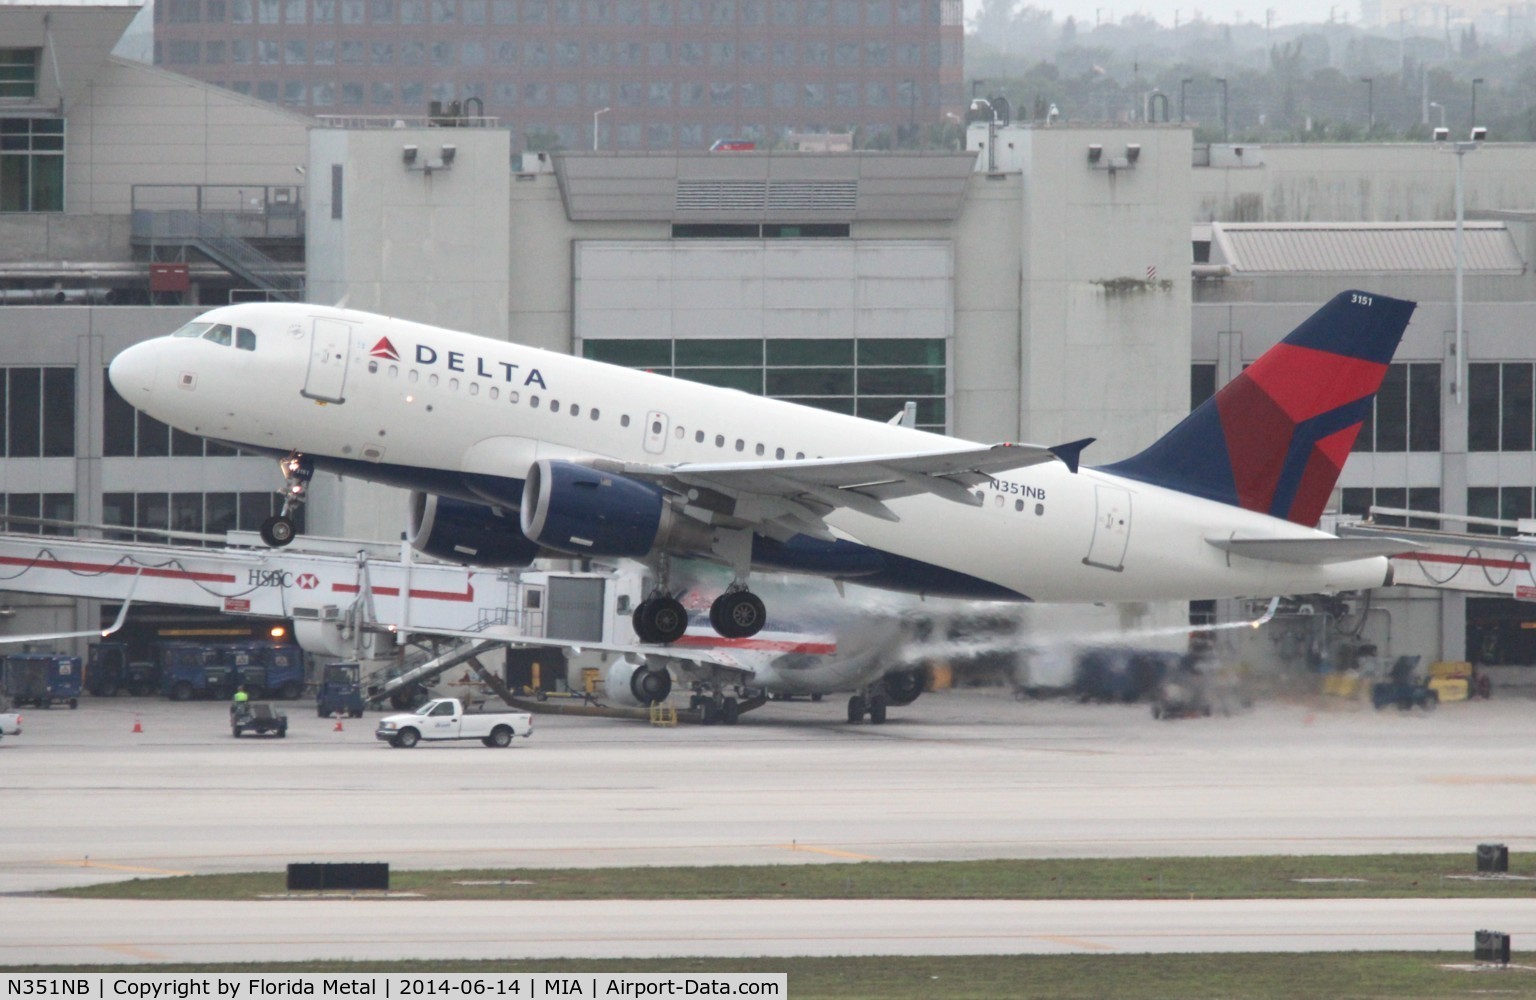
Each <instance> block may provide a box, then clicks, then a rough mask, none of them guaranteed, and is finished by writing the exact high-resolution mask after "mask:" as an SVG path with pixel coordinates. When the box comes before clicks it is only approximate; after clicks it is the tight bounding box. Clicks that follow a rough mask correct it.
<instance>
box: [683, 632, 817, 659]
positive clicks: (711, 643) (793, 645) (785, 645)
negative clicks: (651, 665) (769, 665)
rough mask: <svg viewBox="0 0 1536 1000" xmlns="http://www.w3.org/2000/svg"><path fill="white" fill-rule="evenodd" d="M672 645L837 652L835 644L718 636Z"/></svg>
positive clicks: (692, 637) (693, 637)
mask: <svg viewBox="0 0 1536 1000" xmlns="http://www.w3.org/2000/svg"><path fill="white" fill-rule="evenodd" d="M672 645H673V646H687V647H689V648H690V649H754V650H761V651H763V652H768V653H811V654H814V655H817V656H830V655H831V654H833V653H835V652H837V643H835V642H809V641H790V640H782V639H727V638H724V637H723V636H718V635H714V636H711V635H685V636H683V637H682V638H681V639H679V640H677V641H676V642H674V643H673V644H672Z"/></svg>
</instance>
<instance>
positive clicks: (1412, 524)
mask: <svg viewBox="0 0 1536 1000" xmlns="http://www.w3.org/2000/svg"><path fill="white" fill-rule="evenodd" d="M1341 493H1342V495H1341V497H1340V500H1339V512H1340V513H1342V514H1347V515H1349V516H1351V517H1361V518H1364V517H1367V516H1369V515H1370V512H1371V507H1373V506H1375V507H1392V508H1395V509H1397V510H1421V511H1425V512H1428V513H1439V511H1440V488H1439V487H1438V486H1414V487H1411V488H1409V489H1400V488H1395V487H1374V488H1373V487H1369V486H1365V487H1349V486H1347V487H1345V488H1344V489H1343V490H1342V491H1341ZM1376 523H1377V524H1378V525H1383V526H1387V527H1393V528H1402V527H1405V526H1406V527H1409V528H1424V529H1426V530H1428V531H1434V530H1436V529H1438V528H1439V527H1440V522H1439V521H1438V520H1436V519H1435V518H1428V517H1410V518H1407V519H1406V520H1405V519H1404V518H1402V517H1398V516H1395V515H1391V514H1384V515H1381V516H1379V517H1377V518H1376Z"/></svg>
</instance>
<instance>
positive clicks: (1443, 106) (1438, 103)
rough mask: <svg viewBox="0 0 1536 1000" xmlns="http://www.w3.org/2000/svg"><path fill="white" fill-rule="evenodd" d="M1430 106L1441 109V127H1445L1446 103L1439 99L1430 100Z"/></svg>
mask: <svg viewBox="0 0 1536 1000" xmlns="http://www.w3.org/2000/svg"><path fill="white" fill-rule="evenodd" d="M1429 106H1430V107H1432V108H1439V109H1440V127H1441V128H1445V105H1444V104H1441V103H1440V102H1439V101H1430V102H1429Z"/></svg>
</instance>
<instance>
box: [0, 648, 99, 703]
mask: <svg viewBox="0 0 1536 1000" xmlns="http://www.w3.org/2000/svg"><path fill="white" fill-rule="evenodd" d="M83 677H84V672H83V671H82V670H81V669H80V657H78V656H64V655H63V654H60V653H13V654H11V655H10V656H7V657H6V658H5V668H4V676H3V678H0V680H3V687H4V688H5V694H6V697H7V698H9V699H10V700H11V703H12V704H15V705H36V706H37V707H38V708H52V707H53V706H54V705H55V704H67V705H69V707H70V708H79V707H80V689H81V680H82V678H83Z"/></svg>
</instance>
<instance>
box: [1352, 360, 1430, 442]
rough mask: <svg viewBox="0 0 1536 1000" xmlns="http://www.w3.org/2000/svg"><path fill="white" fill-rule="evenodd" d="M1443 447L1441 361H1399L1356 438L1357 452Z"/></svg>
mask: <svg viewBox="0 0 1536 1000" xmlns="http://www.w3.org/2000/svg"><path fill="white" fill-rule="evenodd" d="M1439 450H1440V363H1439V362H1438V361H1435V362H1425V363H1421V364H1396V365H1391V366H1389V367H1388V368H1387V373H1386V376H1385V377H1384V378H1383V379H1382V380H1381V388H1380V389H1378V390H1377V392H1376V398H1375V400H1374V401H1373V402H1372V404H1371V411H1370V412H1369V413H1368V414H1366V418H1365V422H1364V424H1362V426H1361V427H1360V436H1359V437H1358V438H1356V439H1355V451H1439Z"/></svg>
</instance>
